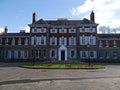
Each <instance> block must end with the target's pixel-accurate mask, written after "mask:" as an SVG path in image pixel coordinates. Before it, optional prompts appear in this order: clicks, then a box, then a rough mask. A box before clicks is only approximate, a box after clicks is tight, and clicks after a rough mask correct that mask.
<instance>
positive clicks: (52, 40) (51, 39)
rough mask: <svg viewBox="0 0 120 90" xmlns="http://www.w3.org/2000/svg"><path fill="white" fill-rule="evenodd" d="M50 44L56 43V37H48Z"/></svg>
mask: <svg viewBox="0 0 120 90" xmlns="http://www.w3.org/2000/svg"><path fill="white" fill-rule="evenodd" d="M50 45H57V37H54V36H53V37H50Z"/></svg>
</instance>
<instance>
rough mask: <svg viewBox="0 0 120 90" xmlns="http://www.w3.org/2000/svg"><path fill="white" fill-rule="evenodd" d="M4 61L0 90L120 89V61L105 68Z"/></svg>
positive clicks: (0, 67)
mask: <svg viewBox="0 0 120 90" xmlns="http://www.w3.org/2000/svg"><path fill="white" fill-rule="evenodd" d="M21 64H23V63H0V90H120V65H106V68H105V69H65V70H64V69H24V68H20V67H19V66H20V65H21Z"/></svg>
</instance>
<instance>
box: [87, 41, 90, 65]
mask: <svg viewBox="0 0 120 90" xmlns="http://www.w3.org/2000/svg"><path fill="white" fill-rule="evenodd" d="M89 48H90V44H89V43H88V44H87V49H88V65H89V66H90V53H89V52H90V51H89Z"/></svg>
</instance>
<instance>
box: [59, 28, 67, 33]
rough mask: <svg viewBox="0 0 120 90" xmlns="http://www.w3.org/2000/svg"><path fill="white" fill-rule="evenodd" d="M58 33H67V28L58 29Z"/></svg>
mask: <svg viewBox="0 0 120 90" xmlns="http://www.w3.org/2000/svg"><path fill="white" fill-rule="evenodd" d="M59 33H67V29H64V28H63V29H59Z"/></svg>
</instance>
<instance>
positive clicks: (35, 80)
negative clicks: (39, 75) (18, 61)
mask: <svg viewBox="0 0 120 90" xmlns="http://www.w3.org/2000/svg"><path fill="white" fill-rule="evenodd" d="M107 78H120V76H109V77H108V76H106V77H84V78H51V79H23V80H10V81H2V82H0V86H1V85H8V84H24V83H34V82H42V81H62V80H69V81H75V80H85V79H107Z"/></svg>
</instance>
